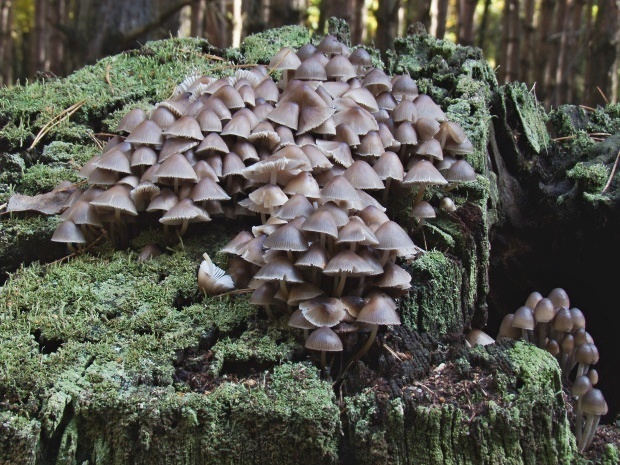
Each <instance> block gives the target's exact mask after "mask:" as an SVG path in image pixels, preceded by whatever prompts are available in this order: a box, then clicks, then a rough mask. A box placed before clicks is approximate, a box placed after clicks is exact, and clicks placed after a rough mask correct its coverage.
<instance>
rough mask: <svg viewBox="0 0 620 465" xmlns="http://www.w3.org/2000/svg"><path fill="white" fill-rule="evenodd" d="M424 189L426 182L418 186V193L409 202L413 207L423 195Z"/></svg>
mask: <svg viewBox="0 0 620 465" xmlns="http://www.w3.org/2000/svg"><path fill="white" fill-rule="evenodd" d="M425 191H426V184H422V185H421V186H420V190H419V191H418V195H416V196H415V200H414V201H413V203H412V204H411V206H412V207H413V206H414V205H416V204H418V203H420V200H422V197H424V192H425Z"/></svg>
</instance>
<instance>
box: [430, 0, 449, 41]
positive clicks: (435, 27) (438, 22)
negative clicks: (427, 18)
mask: <svg viewBox="0 0 620 465" xmlns="http://www.w3.org/2000/svg"><path fill="white" fill-rule="evenodd" d="M448 5H449V0H432V4H431V34H432V35H434V36H435V37H437V38H438V39H443V38H444V36H445V35H446V22H447V20H448Z"/></svg>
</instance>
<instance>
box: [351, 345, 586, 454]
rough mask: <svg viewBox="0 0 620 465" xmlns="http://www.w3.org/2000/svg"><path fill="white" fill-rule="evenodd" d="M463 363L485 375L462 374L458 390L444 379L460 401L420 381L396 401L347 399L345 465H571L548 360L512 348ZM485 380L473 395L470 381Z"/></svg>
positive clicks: (370, 393) (373, 395) (482, 351)
mask: <svg viewBox="0 0 620 465" xmlns="http://www.w3.org/2000/svg"><path fill="white" fill-rule="evenodd" d="M531 348H533V350H531ZM467 359H468V363H467V364H468V365H470V366H471V367H477V369H478V370H480V368H481V367H483V368H484V367H486V368H484V370H485V374H482V375H479V377H478V378H473V377H471V376H467V375H465V379H466V380H467V381H466V383H465V381H463V380H459V379H456V380H455V379H453V378H452V381H451V382H453V383H465V384H464V386H467V387H466V388H465V389H466V391H467V392H466V393H462V395H463V396H464V398H462V399H461V398H458V397H456V398H455V397H452V396H450V395H449V394H447V392H448V391H450V390H449V389H446V388H445V387H442V386H441V385H440V386H436V385H435V384H434V383H433V382H432V381H431V382H430V384H426V383H425V380H420V384H422V385H425V384H426V386H424V387H425V388H426V389H421V388H420V387H419V384H414V385H413V386H407V387H405V388H404V389H403V394H402V395H401V396H400V397H399V398H390V397H389V396H386V395H384V394H383V393H381V392H377V391H375V390H372V389H367V390H364V391H362V392H360V393H359V394H357V395H355V396H351V397H350V398H347V399H346V400H345V408H344V410H345V411H344V420H343V422H344V426H345V428H346V429H345V431H347V433H348V434H347V435H346V436H345V441H346V443H347V451H349V453H350V454H351V456H352V461H353V462H355V463H359V464H372V463H390V464H405V463H425V464H457V463H458V464H493V465H500V464H502V465H503V464H514V465H517V464H518V465H522V464H532V465H533V464H570V463H573V459H574V457H575V443H574V438H573V437H572V434H571V433H570V430H569V425H568V421H567V419H566V414H565V411H564V406H563V401H562V396H561V384H560V373H559V369H558V366H557V363H555V360H554V359H553V357H551V356H549V354H546V353H545V352H544V351H541V350H538V349H536V348H535V347H533V346H527V347H525V344H523V345H522V344H520V343H518V344H516V345H515V346H514V348H512V349H507V348H498V347H496V346H492V347H486V348H482V347H478V348H474V349H472V350H471V351H470V353H469V354H468V355H467ZM498 364H499V365H500V366H503V369H502V370H501V373H500V374H502V375H506V376H505V377H504V379H503V381H502V382H501V383H497V382H495V377H496V375H497V374H498V370H497V366H498ZM486 370H488V371H486ZM513 370H514V371H513ZM468 372H469V370H468ZM486 376H489V379H492V380H493V382H492V383H490V384H488V385H487V386H485V387H484V389H482V390H481V389H479V387H478V386H477V383H478V381H476V379H478V380H480V379H481V378H484V377H486ZM431 380H432V377H431ZM456 392H457V393H458V392H460V391H459V390H456ZM440 396H441V397H443V400H441V399H440V398H439V397H440ZM466 405H469V409H467V408H466V407H465V406H466ZM472 410H474V411H475V412H476V414H473V412H472ZM525 425H528V426H525ZM447 445H449V446H447Z"/></svg>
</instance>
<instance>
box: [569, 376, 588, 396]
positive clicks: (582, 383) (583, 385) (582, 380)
mask: <svg viewBox="0 0 620 465" xmlns="http://www.w3.org/2000/svg"><path fill="white" fill-rule="evenodd" d="M590 389H592V381H591V380H590V378H589V377H588V376H587V375H581V376H578V377H577V378H575V381H574V382H573V386H572V394H573V396H574V397H575V398H576V399H577V398H579V397H581V396H583V395H584V394H585V393H586V392H588V391H589V390H590Z"/></svg>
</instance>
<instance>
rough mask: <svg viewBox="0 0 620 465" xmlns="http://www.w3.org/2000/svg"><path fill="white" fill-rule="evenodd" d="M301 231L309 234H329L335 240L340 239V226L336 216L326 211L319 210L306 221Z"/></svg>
mask: <svg viewBox="0 0 620 465" xmlns="http://www.w3.org/2000/svg"><path fill="white" fill-rule="evenodd" d="M299 229H301V230H302V231H307V232H315V233H320V234H327V235H328V236H331V237H333V238H337V237H338V225H337V223H336V219H335V218H334V214H333V213H332V212H330V211H328V210H325V209H323V210H319V209H317V210H316V211H315V212H314V213H312V214H311V215H310V216H309V217H308V218H307V219H306V220H305V221H304V223H303V224H302V225H301V227H300V228H299Z"/></svg>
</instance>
